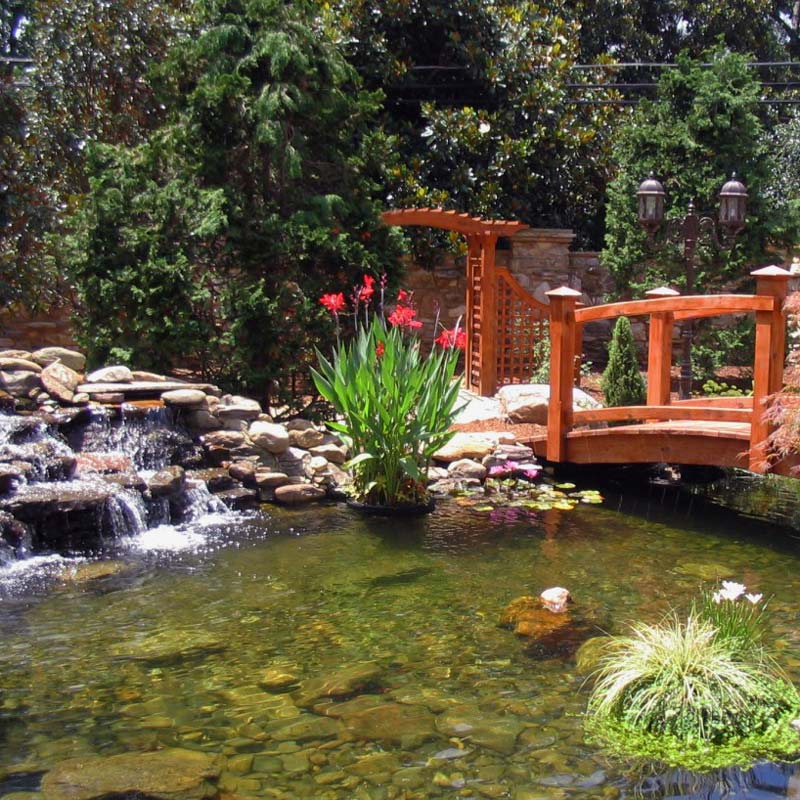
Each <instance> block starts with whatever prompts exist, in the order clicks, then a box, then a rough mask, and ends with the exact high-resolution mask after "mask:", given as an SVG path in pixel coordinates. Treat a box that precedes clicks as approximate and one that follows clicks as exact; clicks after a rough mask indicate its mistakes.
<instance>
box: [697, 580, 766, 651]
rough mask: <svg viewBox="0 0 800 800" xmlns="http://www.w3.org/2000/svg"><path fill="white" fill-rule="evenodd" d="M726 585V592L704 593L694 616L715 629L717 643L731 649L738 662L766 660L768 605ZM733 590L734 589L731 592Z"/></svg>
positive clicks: (727, 583) (759, 597) (732, 585)
mask: <svg viewBox="0 0 800 800" xmlns="http://www.w3.org/2000/svg"><path fill="white" fill-rule="evenodd" d="M739 586H740V585H739V584H735V583H731V582H727V581H726V582H724V583H723V587H724V588H723V590H722V591H717V592H714V593H712V592H709V591H704V592H702V594H701V595H700V601H699V602H697V603H695V604H693V606H692V613H693V615H694V616H696V617H697V618H698V619H701V620H703V621H705V622H707V623H708V624H709V625H711V626H712V627H713V628H714V630H715V631H716V637H717V639H719V640H721V641H724V642H726V643H727V644H728V645H730V647H731V650H732V652H733V653H734V654H735V655H736V656H737V657H738V658H744V659H748V658H750V659H754V660H756V661H760V660H763V658H764V640H765V636H766V631H767V609H766V604H762V603H761V602H760V600H761V595H750V596H749V597H744V596H743V593H744V591H745V587H744V586H741V587H740V588H741V594H740V593H738V591H737V589H738V587H739ZM729 587H734V588H733V591H730V589H729Z"/></svg>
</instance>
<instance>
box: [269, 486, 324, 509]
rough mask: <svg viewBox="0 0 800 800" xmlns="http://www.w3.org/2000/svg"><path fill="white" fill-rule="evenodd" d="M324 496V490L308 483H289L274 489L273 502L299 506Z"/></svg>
mask: <svg viewBox="0 0 800 800" xmlns="http://www.w3.org/2000/svg"><path fill="white" fill-rule="evenodd" d="M324 497H325V490H324V489H320V488H319V486H312V485H311V484H308V483H289V484H286V485H285V486H278V487H277V488H276V489H275V502H276V503H282V504H284V505H287V506H300V505H305V504H306V503H313V502H314V501H316V500H322V499H323V498H324Z"/></svg>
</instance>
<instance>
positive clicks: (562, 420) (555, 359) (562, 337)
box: [547, 286, 581, 461]
mask: <svg viewBox="0 0 800 800" xmlns="http://www.w3.org/2000/svg"><path fill="white" fill-rule="evenodd" d="M580 296H581V293H580V292H576V291H575V290H574V289H570V288H569V287H567V286H562V287H560V288H558V289H553V290H552V291H550V292H547V297H548V298H549V300H550V401H549V404H548V408H547V460H548V461H564V460H565V459H566V455H567V438H566V437H567V434H568V433H569V430H570V428H571V427H572V403H573V400H572V387H573V385H574V382H575V377H574V375H575V371H574V370H575V327H576V324H575V305H576V304H577V302H578V298H579V297H580Z"/></svg>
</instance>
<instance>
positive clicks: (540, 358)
mask: <svg viewBox="0 0 800 800" xmlns="http://www.w3.org/2000/svg"><path fill="white" fill-rule="evenodd" d="M533 361H534V363H535V364H536V369H535V370H534V372H533V374H532V375H531V383H550V332H549V331H548V332H547V334H546V335H545V336H542V338H541V339H539V340H538V341H537V342H536V343H535V344H534V346H533Z"/></svg>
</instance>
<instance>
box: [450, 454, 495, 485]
mask: <svg viewBox="0 0 800 800" xmlns="http://www.w3.org/2000/svg"><path fill="white" fill-rule="evenodd" d="M486 472H487V470H486V467H484V466H483V464H479V463H478V462H477V461H473V460H472V459H471V458H459V459H458V461H452V462H451V463H450V466H449V467H448V468H447V474H448V476H449V477H451V478H474V479H475V480H479V481H482V480H483V479H484V478H485V477H486Z"/></svg>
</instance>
